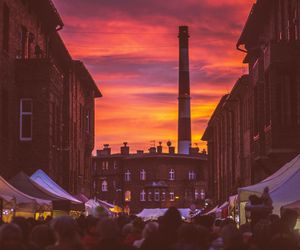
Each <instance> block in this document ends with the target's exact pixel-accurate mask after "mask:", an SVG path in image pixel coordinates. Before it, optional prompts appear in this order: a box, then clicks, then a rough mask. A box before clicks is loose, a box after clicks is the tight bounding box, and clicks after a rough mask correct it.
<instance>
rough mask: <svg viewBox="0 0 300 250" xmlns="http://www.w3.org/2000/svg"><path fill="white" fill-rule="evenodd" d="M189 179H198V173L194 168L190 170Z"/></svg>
mask: <svg viewBox="0 0 300 250" xmlns="http://www.w3.org/2000/svg"><path fill="white" fill-rule="evenodd" d="M189 180H190V181H193V180H196V173H195V171H194V170H190V171H189Z"/></svg>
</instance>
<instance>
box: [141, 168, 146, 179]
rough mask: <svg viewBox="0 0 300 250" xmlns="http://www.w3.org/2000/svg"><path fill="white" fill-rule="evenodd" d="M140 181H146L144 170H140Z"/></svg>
mask: <svg viewBox="0 0 300 250" xmlns="http://www.w3.org/2000/svg"><path fill="white" fill-rule="evenodd" d="M140 180H141V181H145V180H146V171H145V169H142V170H141V171H140Z"/></svg>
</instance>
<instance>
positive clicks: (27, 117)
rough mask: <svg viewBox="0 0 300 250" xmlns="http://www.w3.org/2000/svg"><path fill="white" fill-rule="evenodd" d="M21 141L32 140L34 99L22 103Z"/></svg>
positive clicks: (23, 100)
mask: <svg viewBox="0 0 300 250" xmlns="http://www.w3.org/2000/svg"><path fill="white" fill-rule="evenodd" d="M20 140H21V141H31V140H32V99H21V101H20Z"/></svg>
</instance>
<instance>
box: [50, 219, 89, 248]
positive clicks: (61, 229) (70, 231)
mask: <svg viewBox="0 0 300 250" xmlns="http://www.w3.org/2000/svg"><path fill="white" fill-rule="evenodd" d="M51 226H52V228H53V230H54V234H55V238H56V244H55V245H54V246H50V247H47V248H46V250H83V249H84V247H83V245H82V244H81V242H80V239H79V234H78V225H77V224H76V222H75V220H73V219H72V218H71V217H68V216H62V217H59V218H55V219H54V220H53V221H52V222H51Z"/></svg>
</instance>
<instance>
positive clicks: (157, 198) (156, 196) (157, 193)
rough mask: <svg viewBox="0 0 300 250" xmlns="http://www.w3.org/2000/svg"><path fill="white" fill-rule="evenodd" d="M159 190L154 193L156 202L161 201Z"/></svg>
mask: <svg viewBox="0 0 300 250" xmlns="http://www.w3.org/2000/svg"><path fill="white" fill-rule="evenodd" d="M159 198H160V197H159V190H158V189H156V190H155V191H154V200H155V201H159Z"/></svg>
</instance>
